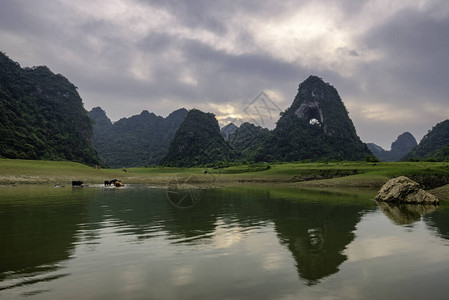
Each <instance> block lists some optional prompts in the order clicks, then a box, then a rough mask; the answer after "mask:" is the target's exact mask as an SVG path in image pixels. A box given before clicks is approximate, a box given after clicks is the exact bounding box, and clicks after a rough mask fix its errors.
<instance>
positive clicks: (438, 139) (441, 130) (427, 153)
mask: <svg viewBox="0 0 449 300" xmlns="http://www.w3.org/2000/svg"><path fill="white" fill-rule="evenodd" d="M409 159H430V160H437V161H443V160H444V161H449V120H445V121H443V122H440V123H438V124H436V125H435V126H434V127H433V128H432V129H431V130H429V132H428V133H427V134H426V135H425V136H424V137H423V138H422V140H421V141H420V142H419V144H418V145H417V146H416V147H415V148H413V149H412V150H411V151H410V152H409V153H408V154H407V155H406V156H404V157H403V158H402V160H409Z"/></svg>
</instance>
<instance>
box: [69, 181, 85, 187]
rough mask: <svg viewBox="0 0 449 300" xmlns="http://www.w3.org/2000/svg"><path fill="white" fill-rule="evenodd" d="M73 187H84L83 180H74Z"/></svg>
mask: <svg viewBox="0 0 449 300" xmlns="http://www.w3.org/2000/svg"><path fill="white" fill-rule="evenodd" d="M72 186H75V187H82V186H83V182H82V181H81V180H73V181H72Z"/></svg>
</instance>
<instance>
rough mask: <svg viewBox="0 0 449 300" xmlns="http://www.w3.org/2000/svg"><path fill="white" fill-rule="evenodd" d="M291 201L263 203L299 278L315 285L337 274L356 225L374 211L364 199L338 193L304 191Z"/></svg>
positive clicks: (298, 192) (279, 200) (268, 201)
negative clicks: (271, 212) (293, 259)
mask: <svg viewBox="0 0 449 300" xmlns="http://www.w3.org/2000/svg"><path fill="white" fill-rule="evenodd" d="M290 199H294V200H293V201H292V200H285V199H278V201H272V200H274V199H267V200H266V201H264V203H265V205H266V206H268V207H270V210H272V211H273V220H274V223H275V228H276V232H277V233H278V237H279V239H280V241H281V243H283V244H285V245H286V246H287V247H288V249H289V250H290V251H291V253H292V255H293V257H294V258H295V261H296V268H297V271H298V274H299V276H300V277H301V278H302V279H304V280H305V281H306V283H307V284H308V285H314V284H316V283H318V282H319V280H320V279H322V278H325V277H327V276H329V275H332V274H335V273H336V272H338V270H339V266H340V265H341V264H342V263H343V262H344V261H345V260H346V259H347V257H346V255H345V254H343V251H344V250H345V248H346V246H347V245H348V244H349V243H351V242H352V240H353V239H354V233H353V232H354V230H355V226H356V224H357V223H358V222H359V221H360V218H361V216H362V215H363V214H364V213H366V212H367V211H371V210H373V209H375V208H374V206H373V204H372V202H369V201H367V199H361V198H359V197H358V196H355V197H354V196H351V195H345V194H338V193H337V194H332V193H323V192H314V191H305V190H303V191H296V194H295V195H294V196H293V198H290ZM310 199H316V201H310ZM330 199H331V200H333V201H329V200H330Z"/></svg>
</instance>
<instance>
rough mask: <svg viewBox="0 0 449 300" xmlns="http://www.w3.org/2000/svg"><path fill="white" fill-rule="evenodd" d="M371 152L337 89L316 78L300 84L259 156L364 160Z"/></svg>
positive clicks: (290, 158)
mask: <svg viewBox="0 0 449 300" xmlns="http://www.w3.org/2000/svg"><path fill="white" fill-rule="evenodd" d="M369 154H370V151H369V150H368V148H367V146H366V145H365V144H364V143H362V141H361V140H360V138H359V137H358V136H357V133H356V130H355V127H354V124H353V123H352V121H351V119H350V118H349V115H348V112H347V110H346V107H345V106H344V104H343V101H342V100H341V98H340V96H339V95H338V92H337V90H336V89H335V88H334V87H333V86H331V85H330V84H328V83H325V82H324V81H323V80H322V79H321V78H319V77H317V76H310V77H308V78H307V79H306V80H305V81H304V82H302V83H301V84H300V85H299V88H298V93H297V95H296V97H295V99H294V101H293V103H292V105H291V106H290V107H289V108H288V109H287V110H286V111H285V112H283V113H282V114H281V118H280V119H279V121H278V122H277V125H276V128H275V129H274V130H273V131H272V132H271V133H270V135H269V137H268V138H267V140H266V142H265V143H264V147H263V148H262V149H261V150H260V152H259V154H258V158H259V160H269V161H270V160H279V161H297V160H308V159H309V160H321V159H345V160H362V159H364V158H365V157H366V155H369Z"/></svg>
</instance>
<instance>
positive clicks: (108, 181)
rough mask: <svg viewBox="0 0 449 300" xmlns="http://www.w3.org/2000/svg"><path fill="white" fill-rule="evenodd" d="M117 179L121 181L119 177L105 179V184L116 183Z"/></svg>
mask: <svg viewBox="0 0 449 300" xmlns="http://www.w3.org/2000/svg"><path fill="white" fill-rule="evenodd" d="M117 181H119V180H118V179H117V178H114V179H112V180H105V181H104V185H105V186H107V185H111V184H112V185H115V183H116V182H117Z"/></svg>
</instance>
